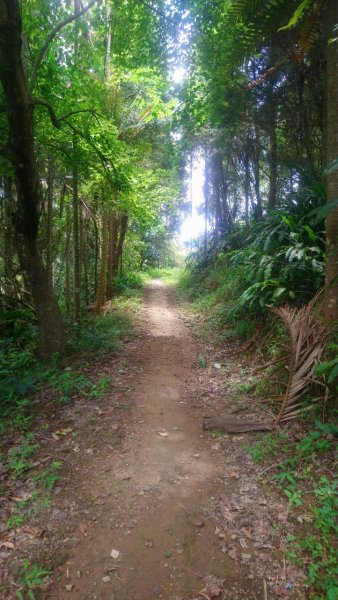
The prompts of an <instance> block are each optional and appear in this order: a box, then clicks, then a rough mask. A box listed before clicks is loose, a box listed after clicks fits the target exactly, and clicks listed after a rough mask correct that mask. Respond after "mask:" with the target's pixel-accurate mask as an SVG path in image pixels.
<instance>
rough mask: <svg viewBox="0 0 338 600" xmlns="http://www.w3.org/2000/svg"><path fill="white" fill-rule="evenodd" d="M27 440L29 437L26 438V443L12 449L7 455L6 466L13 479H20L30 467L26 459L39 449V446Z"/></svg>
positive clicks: (29, 462) (30, 463)
mask: <svg viewBox="0 0 338 600" xmlns="http://www.w3.org/2000/svg"><path fill="white" fill-rule="evenodd" d="M29 439H30V436H28V438H27V441H24V442H23V443H22V444H21V445H20V446H17V447H14V448H12V449H11V450H10V451H9V453H8V456H7V460H6V465H7V467H8V468H9V470H10V472H11V474H12V476H13V477H21V476H22V475H23V473H25V471H27V469H29V468H30V467H31V465H32V462H31V461H30V460H28V459H29V458H30V457H31V456H32V455H33V454H34V453H35V451H36V450H37V449H38V448H39V444H31V443H30V442H29Z"/></svg>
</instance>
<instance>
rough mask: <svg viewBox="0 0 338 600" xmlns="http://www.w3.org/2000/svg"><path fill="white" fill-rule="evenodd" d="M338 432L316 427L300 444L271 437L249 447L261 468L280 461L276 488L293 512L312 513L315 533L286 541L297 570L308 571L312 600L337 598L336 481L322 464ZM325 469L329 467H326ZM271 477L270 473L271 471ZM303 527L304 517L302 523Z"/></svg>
mask: <svg viewBox="0 0 338 600" xmlns="http://www.w3.org/2000/svg"><path fill="white" fill-rule="evenodd" d="M334 435H337V427H336V426H335V425H334V424H331V423H321V422H316V427H315V429H313V430H312V431H310V432H309V433H307V434H306V435H304V436H303V437H302V438H301V439H300V441H299V442H291V440H290V439H288V436H287V435H286V434H283V435H282V436H281V435H280V434H277V433H274V434H268V435H266V436H264V438H263V440H261V441H260V442H258V443H256V444H254V445H252V446H245V448H246V450H247V451H248V452H249V453H250V455H251V456H252V457H253V459H254V460H255V461H257V462H259V461H262V460H266V459H270V460H271V459H272V458H273V459H274V460H276V457H278V463H277V464H276V465H275V468H274V471H275V472H274V474H273V475H271V477H272V478H273V481H275V482H276V483H277V485H278V487H279V488H280V489H281V490H282V491H283V493H284V494H285V496H286V497H287V498H288V502H289V506H290V510H292V509H293V508H299V507H301V506H303V505H304V503H305V498H306V502H307V504H308V506H309V508H310V510H311V513H312V517H311V527H309V525H307V527H306V528H305V529H304V528H303V529H302V530H301V531H300V532H299V533H298V534H297V536H294V535H288V536H287V538H286V541H287V556H288V558H289V560H291V561H292V562H294V563H295V564H297V565H298V566H306V569H307V579H306V582H305V583H306V586H307V587H309V589H310V596H309V597H310V598H311V600H321V599H322V598H335V597H336V594H337V591H338V588H337V586H336V580H337V568H336V566H337V552H336V539H337V534H338V527H337V516H338V502H337V479H336V478H335V477H334V475H333V474H331V475H330V477H329V476H328V475H327V474H326V471H324V473H325V475H324V474H323V470H322V469H321V461H322V460H324V461H327V459H328V458H329V457H330V456H331V454H332V452H333V451H334V447H335V444H334V437H333V436H334ZM324 464H325V463H324ZM269 471H270V472H272V471H271V470H270V469H269ZM299 519H300V522H302V517H301V516H300V517H299Z"/></svg>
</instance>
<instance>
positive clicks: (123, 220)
mask: <svg viewBox="0 0 338 600" xmlns="http://www.w3.org/2000/svg"><path fill="white" fill-rule="evenodd" d="M127 227H128V215H121V216H120V223H119V233H118V239H117V243H116V250H115V258H114V262H113V277H116V275H117V273H118V269H119V263H120V258H121V255H122V250H123V244H124V240H125V237H126V233H127Z"/></svg>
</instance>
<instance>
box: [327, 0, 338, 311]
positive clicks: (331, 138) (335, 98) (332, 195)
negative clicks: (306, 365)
mask: <svg viewBox="0 0 338 600" xmlns="http://www.w3.org/2000/svg"><path fill="white" fill-rule="evenodd" d="M325 21H326V33H327V36H326V38H327V39H326V43H327V40H328V39H329V38H333V37H336V36H335V35H334V32H333V27H334V26H335V25H336V24H337V23H338V3H337V2H336V1H332V0H328V2H327V5H326V15H325ZM326 61H327V63H326V65H327V66H326V69H327V72H326V127H325V130H326V148H325V158H326V161H327V165H329V164H330V163H331V162H332V161H333V160H336V159H337V158H338V42H337V40H336V41H334V42H332V43H330V44H328V45H327V50H326ZM326 188H327V201H328V202H332V200H336V199H337V198H338V170H337V169H336V170H335V171H333V173H330V174H329V175H327V179H326ZM325 283H326V288H325V316H326V319H327V321H329V322H332V321H338V208H335V209H334V210H332V211H331V212H330V213H329V215H328V216H327V219H326V282H325Z"/></svg>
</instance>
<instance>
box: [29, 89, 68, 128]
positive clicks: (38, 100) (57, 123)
mask: <svg viewBox="0 0 338 600" xmlns="http://www.w3.org/2000/svg"><path fill="white" fill-rule="evenodd" d="M32 105H33V106H44V108H47V110H48V112H49V116H50V120H51V122H52V124H53V125H54V127H56V129H61V125H60V121H59V119H58V118H57V116H56V114H55V111H54V108H53V107H52V105H51V104H50V103H49V102H47V100H44V99H43V98H37V97H35V96H33V98H32Z"/></svg>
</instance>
